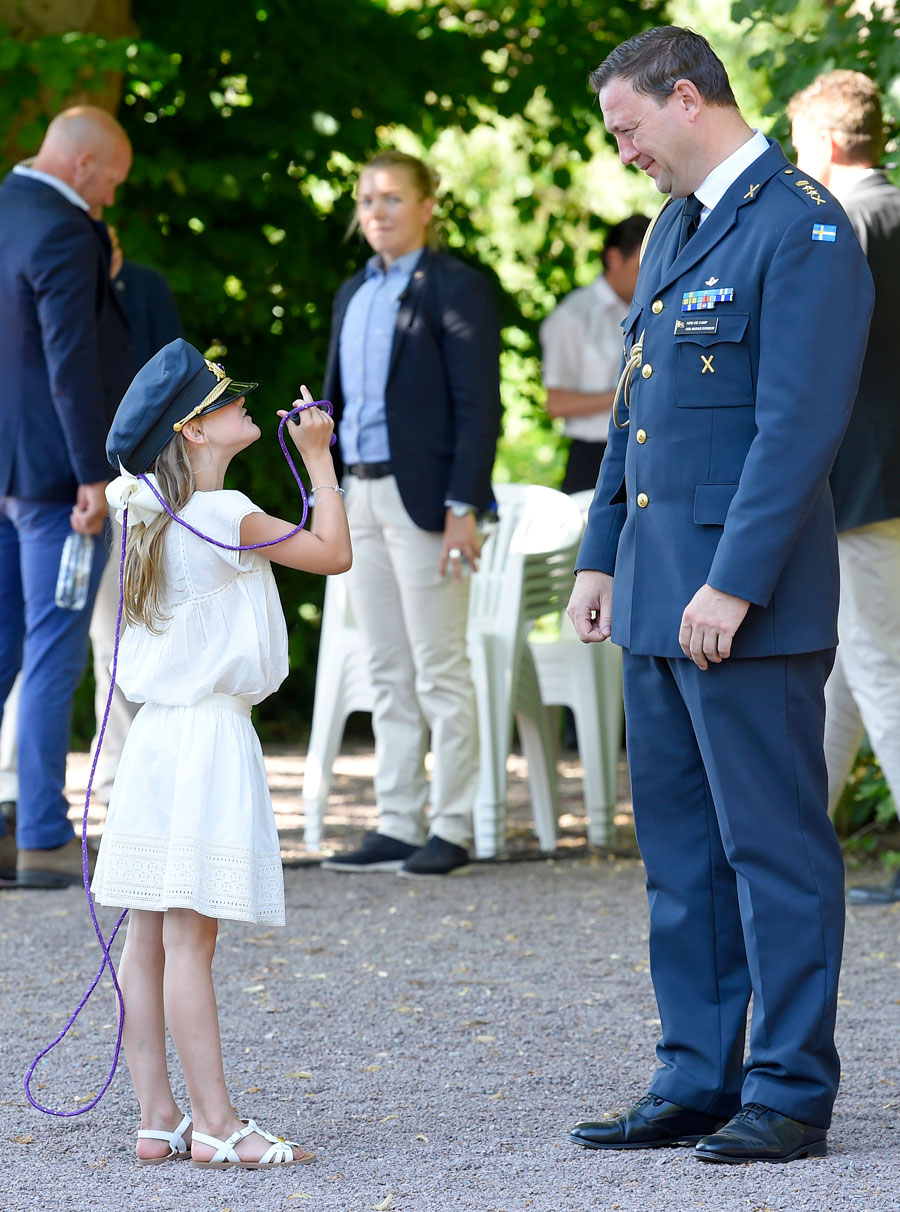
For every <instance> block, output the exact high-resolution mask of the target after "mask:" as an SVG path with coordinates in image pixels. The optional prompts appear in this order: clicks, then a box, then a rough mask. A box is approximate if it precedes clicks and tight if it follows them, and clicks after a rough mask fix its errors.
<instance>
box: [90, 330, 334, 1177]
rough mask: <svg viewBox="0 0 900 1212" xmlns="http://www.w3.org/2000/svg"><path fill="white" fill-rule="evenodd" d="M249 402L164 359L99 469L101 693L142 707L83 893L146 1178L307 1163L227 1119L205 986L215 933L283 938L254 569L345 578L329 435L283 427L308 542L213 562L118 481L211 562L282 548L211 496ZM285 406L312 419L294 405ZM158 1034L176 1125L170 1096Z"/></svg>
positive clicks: (256, 517) (271, 655) (284, 667)
mask: <svg viewBox="0 0 900 1212" xmlns="http://www.w3.org/2000/svg"><path fill="white" fill-rule="evenodd" d="M255 386H256V385H255V384H238V383H234V382H233V381H232V380H230V379H229V378H227V376H226V375H225V373H224V371H222V369H221V368H220V367H217V366H214V365H213V364H212V363H209V362H207V361H206V360H205V359H204V358H203V356H202V355H201V354H200V353H199V352H198V351H197V350H195V349H194V348H193V347H192V346H190V345H188V344H187V342H185V341H181V340H179V341H173V342H172V343H171V344H170V345H167V346H166V347H165V348H164V349H163V350H161V351H160V353H159V354H157V355H156V356H155V357H154V358H153V359H151V361H150V362H148V363H147V365H146V366H145V367H144V368H143V369H142V370H141V371H140V373H139V374H138V375H137V377H136V378H135V380H134V382H133V383H132V385H131V387H130V388H129V389H128V392H127V393H126V395H125V397H124V399H123V401H122V404H121V405H120V407H119V411H118V412H117V414H116V417H115V420H114V422H113V426H112V429H111V430H110V434H109V439H108V442H107V452H108V454H109V456H110V461H111V462H112V463H113V465H114V466H115V465H116V463H119V464H120V465H121V466H122V467H123V475H122V476H121V477H120V478H119V479H117V480H115V481H113V483H112V484H111V485H110V487H109V490H108V496H109V498H110V500H111V503H112V504H113V505H116V506H118V507H120V508H121V507H122V506H126V505H127V506H128V542H127V550H126V556H125V569H124V601H125V614H126V618H127V626H126V627H125V628H124V629H123V633H122V637H121V643H120V647H119V657H118V670H117V681H118V683H119V684H120V685H121V687H122V689H123V691H124V692H125V695H126V696H127V697H128V698H129V699H131V700H133V701H135V702H141V703H143V706H142V708H141V710H140V711H139V712H138V714H137V717H136V718H135V721H134V724H133V725H132V728H131V732H130V734H129V736H128V741H127V743H126V745H125V749H124V751H123V754H122V760H121V763H120V766H119V770H118V774H117V776H116V783H115V788H114V790H113V794H112V796H111V798H110V803H109V813H108V816H107V821H106V825H105V828H104V833H103V839H102V842H101V845H100V853H99V855H98V858H97V866H96V871H95V873H94V878H93V884H92V890H93V893H94V897H95V899H96V900H97V901H98V902H99V903H100V904H104V905H115V906H121V907H123V908H128V909H130V910H131V912H130V914H129V919H128V933H127V937H126V940H125V946H124V949H123V952H122V960H121V966H120V969H119V980H120V985H121V989H122V994H123V998H124V1002H125V1026H124V1036H123V1040H124V1047H125V1055H126V1057H127V1060H128V1066H129V1069H130V1070H131V1076H132V1080H133V1082H134V1087H135V1091H136V1093H137V1096H138V1100H139V1102H140V1107H141V1131H140V1132H139V1133H138V1142H137V1156H138V1161H139V1162H140V1163H141V1164H144V1165H149V1164H157V1163H160V1162H166V1161H169V1160H174V1159H176V1158H181V1157H187V1156H190V1158H191V1160H192V1164H193V1165H195V1166H209V1167H217V1168H219V1167H223V1168H224V1167H228V1166H242V1167H246V1168H258V1167H263V1166H265V1167H268V1166H276V1165H291V1164H295V1163H298V1162H303V1163H305V1162H310V1161H313V1160H314V1157H313V1154H311V1153H308V1152H306V1151H305V1150H304V1149H302V1148H301V1147H300V1146H299V1145H297V1144H295V1143H294V1142H291V1141H283V1140H281V1139H280V1138H278V1137H276V1136H272V1135H270V1134H269V1133H266V1132H263V1131H262V1130H261V1129H259V1128H258V1127H257V1125H256V1124H255V1122H254V1121H253V1120H250V1121H242V1120H240V1119H238V1118H237V1116H236V1114H235V1112H234V1109H233V1107H232V1104H231V1099H230V1098H229V1095H228V1091H227V1088H226V1084H225V1073H224V1066H223V1060H222V1049H221V1042H220V1036H219V1024H218V1015H217V1010H216V999H215V993H214V990H213V981H212V971H211V967H212V958H213V953H214V951H215V946H216V934H217V930H218V919H219V918H227V919H230V920H236V921H247V922H267V923H274V924H283V922H284V888H283V878H282V868H281V858H280V852H279V843H278V835H277V832H276V829H275V821H274V816H273V811H272V803H271V799H270V797H269V789H268V786H267V783H266V772H265V767H264V765H263V757H262V751H261V749H260V745H259V741H258V739H257V736H256V733H255V732H254V730H253V726H252V724H251V722H250V709H251V707H252V705H253V704H254V703H259V702H261V701H262V700H263V699H264V698H266V696H267V695H269V694H271V693H272V692H273V691H274V690H275V689H276V688H277V687H278V686H279V685H280V683H281V682H282V681H283V680H284V678H285V676H286V675H287V672H288V657H287V632H286V628H285V622H284V616H283V614H282V611H281V606H280V603H279V600H278V593H277V590H276V587H275V581H274V577H273V575H272V570H271V567H270V561H272V560H274V561H276V562H277V563H279V564H284V565H287V566H288V567H290V568H302V569H306V570H307V571H310V572H318V573H336V572H343V571H345V570H346V569H347V568H348V567H349V565H350V559H351V552H350V537H349V532H348V529H347V519H346V515H345V513H344V507H343V503H342V500H341V495H340V491H339V489H338V487H337V481H336V478H335V471H334V464H333V463H332V459H331V453H330V450H329V441H330V438H331V434H332V428H333V426H332V422H331V418H330V417H328V416H327V414H326V413H325V412H323V411H322V410H321V409H318V408H310V409H308V410H306V411H304V412H303V413H301V414H300V422H299V423H298V424H294V423H293V422H288V425H287V427H286V428H288V430H289V432H290V436H291V438H292V439H293V441H294V443H295V445H296V447H297V450H298V451H299V452H300V455H301V456H302V458H303V461H304V463H305V465H306V468H307V471H308V472H309V475H310V477H311V482H312V484H313V486H314V488H313V490H312V492H311V497H312V499H313V500H314V504H315V508H314V509H313V511H312V512H313V525H312V528H311V530H301V531H299V532H298V533H297V534H295V535H293V537H291V538H289V539H286V540H285V541H284V542H281V543H278V544H277V545H275V546H269V547H263V548H262V549H261V550H258V551H243V552H239V551H229V550H226V549H224V548H222V547H217V546H214V545H213V544H212V543H209V542H206V541H205V540H204V539H203V538H201V537H199V536H198V535H196V534H194V533H192V532H191V531H190V530H187V529H185V528H184V527H183V526H181V525H179V524H178V523H177V522H175V521H173V520H171V519H170V518H169V516H168V515H167V514H166V513H165V511H164V510H163V507H162V506H161V505H160V504H159V502H158V501H157V500H156V498H155V496H154V495H153V493H152V491H151V490H150V488H149V487H148V486H147V484H145V483H144V482H143V481H141V480H137V479H136V478H135V476H136V475H137V474H139V473H142V472H148V473H152V477H153V482H154V483H155V485H156V487H157V488H158V490H159V492H160V493H161V495H162V496H163V498H164V499H165V500H166V502H167V504H168V505H169V507H170V508H171V509H172V510H173V511H174V512H175V513H176V514H177V515H178V516H179V517H180V518H183V519H184V521H185V522H187V523H189V524H190V525H191V526H192V527H193V528H194V529H195V530H197V531H199V532H201V533H202V534H203V535H206V536H209V537H210V538H212V539H215V540H218V541H219V542H220V543H225V544H229V545H231V546H237V545H239V544H240V545H244V546H246V545H249V544H257V543H263V542H266V541H268V540H271V539H278V538H280V537H281V536H282V535H285V534H286V533H287V532H289V531H290V530H291V529H292V524H291V523H289V522H285V521H282V520H281V519H279V518H275V517H270V516H268V515H267V514H265V513H263V512H262V511H261V510H260V509H258V508H257V507H256V506H255V505H254V504H253V503H252V502H251V501H250V500H249V499H248V498H247V497H246V496H244V495H243V494H242V493H240V492H234V491H230V490H225V489H223V479H224V476H225V471H226V469H227V467H228V465H229V463H230V462H231V460H232V458H233V457H234V455H236V454H237V453H238V452H239V451H241V450H243V449H244V448H245V447H247V446H249V445H250V444H251V443H252V442H255V441H256V440H257V438H258V437H259V436H260V430H259V428H258V427H257V425H256V424H255V423H254V421H253V420H252V418H251V417H250V415H249V414H248V412H247V409H246V406H245V399H244V397H245V395H246V393H247V392H248V391H250V390H252V389H253V387H255ZM302 395H303V400H304V401H306V402H309V401H311V399H312V397H311V396H310V394H309V392H308V391H307V390H306V388H305V387H304V388H303V389H302ZM283 415H284V413H283V412H280V413H279V416H283ZM125 469H128V470H127V471H125ZM131 472H133V473H134V475H132V474H130V473H131ZM166 1026H168V1029H169V1031H170V1033H171V1036H172V1039H173V1041H174V1044H175V1047H176V1049H177V1051H178V1057H179V1060H180V1062H181V1067H182V1069H183V1071H184V1076H185V1080H186V1084H187V1090H188V1096H189V1099H190V1104H191V1106H190V1116H188V1115H183V1114H182V1111H181V1109H180V1108H179V1106H178V1105H177V1103H176V1101H175V1098H174V1096H173V1094H172V1088H171V1086H170V1083H169V1074H168V1070H167V1066H166V1048H165V1031H166Z"/></svg>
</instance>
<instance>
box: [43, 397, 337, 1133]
mask: <svg viewBox="0 0 900 1212" xmlns="http://www.w3.org/2000/svg"><path fill="white" fill-rule="evenodd" d="M317 407H320V408H324V409H325V411H326V412H327V413H328V414H329V415H331V412H332V406H331V403H330V402H329V401H328V400H316V401H313V402H312V403H309V404H300V405H298V406H297V407H296V408H294V409H292V410H291V411H290V412H289V413H288V414H287V415H286V416H284V417H282V418H281V422H280V424H279V426H278V442H279V445H280V446H281V450H282V453H283V454H284V457H285V458H286V459H287V461H288V465H289V466H290V469H291V471H292V472H293V475H294V479H295V480H296V481H297V486H298V488H299V489H300V496H301V498H302V500H303V515H302V518H301V521H300V524H299V525H298V526H295V527H294V529H293V530H291V531H289V532H288V533H287V534H283V535H282V536H281V538H279V539H268V540H267V541H266V542H265V543H250V544H248V545H247V546H243V547H242V546H239V545H238V546H232V545H231V544H229V543H220V542H219V540H218V539H212V538H210V537H209V535H205V534H202V533H201V531H199V530H196V529H195V528H194V527H193V526H191V525H190V524H189V523H188V522H185V520H184V519H183V518H179V517H178V515H177V514H175V513H173V512H172V510H171V509H170V508H169V506H168V504H167V502H166V501H165V500H164V499H163V497H162V495H161V494H160V493H159V492H158V491H157V489H156V488H155V487H154V485H153V484H152V483H151V482H150V480H148V479H147V477H146V476H145V475H139V476H138V477H137V478H138V479H139V480H143V481H144V483H145V484H146V485H147V486H148V487H149V488H150V490H151V491H152V493H153V495H154V496H155V497H156V499H157V500H158V501H159V502H160V504H161V505H162V506H163V508H164V509H165V511H166V513H167V514H168V515H169V517H170V518H171V519H172V520H173V521H175V522H178V523H179V524H180V525H182V526H184V527H185V528H186V529H187V530H189V531H190V532H191V533H192V534H195V535H196V536H197V537H198V538H200V539H204V540H205V541H206V542H207V543H212V544H213V546H215V547H224V548H225V549H226V550H227V551H255V550H256V549H257V548H258V547H274V546H275V545H276V544H277V543H283V542H285V540H286V539H290V538H292V537H293V536H294V535H295V534H297V533H298V532H299V531H301V530H302V529H303V527H304V526H305V525H306V519H307V517H308V516H309V501H308V499H307V496H306V489H305V488H304V487H303V481H302V480H301V479H300V476H299V474H298V472H297V467H296V465H295V463H294V460H293V459H292V458H291V456H290V453H289V452H288V448H287V446H286V445H285V441H284V427H285V425H286V424H287V422H288V421H289V420H291V419H292V418H294V417H295V416H298V415H299V414H300V413H301V412H303V411H305V409H307V408H317ZM334 443H335V436H334V434H332V436H331V443H330V445H332V446H333V445H334ZM127 535H128V508H127V506H126V507H125V509H124V510H123V513H122V549H121V553H120V557H119V612H118V614H117V615H116V639H115V647H114V649H113V660H112V671H111V677H110V683H109V694H108V695H107V696H106V709H105V711H104V712H103V722H102V723H101V725H100V732H99V733H98V735H97V748H96V750H95V751H94V760H93V762H92V763H91V770H90V774H89V775H88V781H87V791H86V793H85V797H84V814H83V816H82V818H81V868H82V879H83V882H84V891H85V895H86V896H87V902H88V909H89V910H90V914H91V921H92V923H93V926H94V933H95V934H96V936H97V940H98V942H99V943H100V950H101V951H102V952H103V961H102V963H101V964H100V968H99V970H98V972H97V975H96V976H95V977H94V979H93V981H91V984H90V987H89V988H88V991H87V992H86V993H85V995H84V997H83V998H82V999H81V1001H80V1002H79V1003H78V1006H77V1008H76V1010H75V1013H74V1014H73V1015H72V1016H71V1017H70V1019H69V1021H68V1022H67V1023H66V1025H65V1027H63V1029H62V1031H60V1033H59V1035H57V1037H56V1039H55V1040H54V1041H53V1043H52V1044H48V1045H47V1047H46V1048H44V1049H43V1050H42V1051H41V1052H39V1053H38V1054H37V1056H36V1057H35V1058H34V1060H33V1061H32V1062H31V1065H30V1066H29V1069H28V1072H27V1073H26V1074H25V1096H26V1098H27V1099H28V1101H29V1102H30V1103H31V1105H32V1107H34V1108H35V1110H37V1111H43V1113H44V1114H45V1115H56V1116H58V1117H59V1118H61V1119H70V1118H71V1117H73V1116H75V1115H84V1114H85V1112H86V1111H91V1110H92V1109H93V1108H94V1107H96V1106H97V1103H99V1102H100V1099H101V1098H102V1097H103V1095H104V1094H105V1093H106V1091H107V1090H108V1089H109V1087H110V1086H111V1085H112V1080H113V1077H114V1076H115V1073H116V1068H117V1066H118V1063H119V1054H120V1053H121V1051H122V1032H123V1029H124V1026H125V1001H124V999H123V997H122V990H121V989H120V988H119V979H118V976H117V975H116V966H115V964H114V962H113V958H112V956H111V955H110V948H111V947H112V945H113V942H114V941H115V938H116V935H117V934H118V933H119V927H120V926H121V925H122V923H123V922H124V921H125V917H126V915H127V913H128V910H127V909H123V910H122V913H121V914H120V916H119V920H118V921H117V922H116V924H115V926H114V927H113V931H112V933H111V934H110V936H109V938H108V939H105V938H104V937H103V931H102V930H101V928H100V923H99V922H98V921H97V913H96V910H95V909H94V894H93V893H92V892H91V882H90V876H89V875H88V846H87V822H88V810H89V808H90V804H91V789H92V787H93V783H94V773H95V771H96V769H97V761H98V759H99V757H100V750H101V748H102V747H103V737H104V735H105V733H106V725H107V722H108V720H109V712H110V709H111V707H112V700H113V693H114V692H115V688H116V668H117V666H118V662H119V638H120V635H121V630H122V609H123V606H124V602H125V541H126V537H127ZM107 965H108V966H109V974H110V976H111V977H112V983H113V988H114V989H115V991H116V1000H117V1001H118V1003H119V1009H118V1031H117V1033H116V1047H115V1051H114V1053H113V1060H112V1065H111V1066H110V1070H109V1074H108V1075H107V1078H106V1081H105V1082H104V1083H103V1087H102V1089H101V1090H100V1093H99V1094H96V1095H94V1097H93V1098H92V1099H91V1101H90V1102H89V1103H87V1104H86V1105H85V1106H83V1107H79V1108H78V1109H77V1110H76V1111H58V1110H56V1109H55V1108H53V1107H44V1106H42V1105H41V1103H39V1102H38V1101H37V1100H36V1099H35V1098H34V1097H33V1095H32V1093H31V1079H32V1076H33V1075H34V1071H35V1069H36V1068H37V1066H38V1064H39V1063H40V1062H41V1061H42V1060H43V1058H44V1057H45V1056H46V1055H47V1053H48V1052H52V1051H53V1049H54V1048H55V1047H56V1045H57V1044H58V1043H60V1042H61V1041H62V1040H63V1039H65V1037H66V1035H68V1033H69V1031H70V1030H71V1029H72V1027H73V1026H74V1024H75V1020H76V1019H77V1018H78V1016H79V1014H80V1013H81V1012H82V1010H83V1009H84V1007H85V1006H86V1005H87V1003H88V999H89V998H90V996H91V994H92V993H93V992H94V990H95V989H96V988H97V985H98V984H99V983H100V978H101V977H102V976H103V971H104V969H105V968H106V967H107Z"/></svg>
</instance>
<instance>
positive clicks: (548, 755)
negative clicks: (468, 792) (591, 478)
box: [467, 484, 582, 857]
mask: <svg viewBox="0 0 900 1212" xmlns="http://www.w3.org/2000/svg"><path fill="white" fill-rule="evenodd" d="M495 491H496V496H497V503H498V509H499V518H498V522H497V524H496V526H495V527H494V529H493V530H492V532H491V533H490V534H489V536H488V537H487V539H486V540H485V543H484V548H483V550H482V557H481V563H480V566H479V569H478V572H477V573H475V574H474V575H473V576H472V585H471V591H470V598H469V619H468V629H467V640H468V648H469V660H470V662H471V667H472V680H473V682H474V685H475V693H476V699H477V703H478V723H479V740H480V750H481V757H480V771H479V784H478V791H477V793H476V799H475V814H474V815H475V849H476V853H477V854H478V855H479V857H489V856H491V855H493V854H496V853H497V851H498V849H501V848H502V847H503V845H504V841H505V830H506V787H507V775H506V762H507V757H508V755H509V748H510V742H511V739H512V721H513V716H515V718H516V722H517V725H518V729H519V737H520V739H521V741H522V747H523V749H524V751H525V756H526V758H527V760H528V775H529V783H530V791H531V802H532V809H533V812H534V818H535V826H536V830H537V834H538V840H539V843H540V846H541V849H543V850H545V851H550V850H554V849H555V848H556V822H557V817H558V805H559V800H558V791H557V779H556V745H555V742H554V739H553V737H552V736H551V733H550V728H549V721H548V718H547V713H546V711H545V710H544V706H543V703H542V702H541V697H540V692H539V687H538V680H537V673H536V670H535V666H534V661H533V659H532V656H531V653H530V650H529V645H528V642H527V636H528V633H529V631H530V630H531V628H532V626H533V624H534V622H535V620H536V619H538V618H540V617H541V616H542V615H545V614H548V613H551V612H553V611H558V610H560V609H561V608H562V606H563V605H564V604H565V602H566V601H567V600H568V596H569V592H570V589H571V584H572V568H573V564H574V559H575V553H576V551H577V548H578V543H579V541H580V538H581V531H582V517H581V511H580V509H579V508H578V506H577V505H576V504H575V503H574V502H573V501H572V500H570V498H569V497H567V496H566V495H565V494H563V493H561V492H557V491H555V490H554V489H552V488H544V487H541V486H539V485H528V484H499V485H497V486H496V490H495Z"/></svg>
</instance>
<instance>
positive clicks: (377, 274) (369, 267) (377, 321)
mask: <svg viewBox="0 0 900 1212" xmlns="http://www.w3.org/2000/svg"><path fill="white" fill-rule="evenodd" d="M421 255H422V249H421V248H415V249H413V251H412V252H408V253H404V255H403V256H402V257H398V258H397V259H396V261H394V262H393V264H392V265H391V267H390V269H388V270H387V272H385V269H384V266H383V264H382V261H381V258H380V257H379V256H374V257H372V258H370V260H369V261H368V262H367V264H366V277H365V281H364V282H363V283H362V285H361V286H360V288H359V290H358V291H357V292H356V294H355V295H354V296H353V298H352V299H351V300H350V302H349V303H348V305H347V310H346V312H345V313H344V322H343V324H342V326H341V338H340V359H341V389H342V392H343V396H344V411H343V416H342V417H341V424H340V432H339V437H340V442H341V457H342V458H343V460H344V463H345V464H351V463H387V462H388V461H389V460H390V457H391V445H390V440H389V438H388V428H387V417H386V413H385V399H384V396H385V391H386V389H387V377H388V369H389V367H390V361H391V348H392V346H393V343H394V332H395V329H396V327H397V311H398V309H399V307H400V301H401V297H402V296H403V294H404V292H405V291H406V288H407V287H408V286H409V282H410V279H411V278H412V275H413V270H414V269H415V267H416V264H417V263H418V260H419V258H420V257H421Z"/></svg>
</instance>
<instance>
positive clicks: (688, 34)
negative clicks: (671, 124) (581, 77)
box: [590, 25, 737, 109]
mask: <svg viewBox="0 0 900 1212" xmlns="http://www.w3.org/2000/svg"><path fill="white" fill-rule="evenodd" d="M619 79H620V80H627V81H628V83H629V84H630V85H631V87H632V88H633V89H634V91H635V92H636V93H642V94H643V95H644V96H647V97H653V98H654V100H656V101H657V102H658V103H659V104H662V103H663V101H665V100H666V98H667V97H669V96H671V94H672V90H673V89H674V88H675V85H676V84H677V83H678V81H679V80H690V81H691V83H692V84H694V85H696V88H697V91H698V92H699V93H700V96H701V97H702V98H703V100H704V101H705V102H706V103H707V104H708V105H723V106H724V105H728V106H733V107H734V108H735V109H737V101H736V100H735V98H734V93H733V92H732V90H731V85H730V84H729V82H728V73H727V72H726V71H725V68H724V66H723V64H722V60H721V59H720V58H719V56H718V55H717V54H716V53H715V51H714V50H713V48H712V47H711V46H710V45H709V43H708V42H707V41H706V39H705V38H703V37H701V35H700V34H695V33H694V31H693V30H691V29H681V27H680V26H677V25H660V26H657V27H656V29H648V30H645V31H644V33H642V34H636V35H635V37H633V38H629V39H628V41H627V42H622V43H621V44H620V45H619V46H617V47H616V49H615V50H614V51H610V53H609V54H608V55H607V56H606V58H605V59H604V60H603V62H602V63H601V64H600V66H599V67H598V68H597V70H596V71H593V72H591V75H590V82H591V88H592V89H593V90H594V92H595V93H599V92H600V90H601V89H602V88H605V87H606V85H607V84H609V83H610V81H611V80H619Z"/></svg>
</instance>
